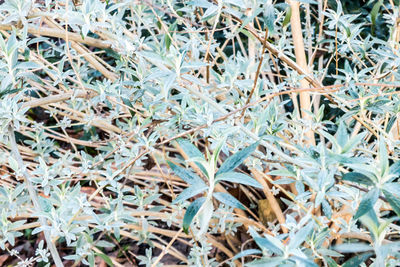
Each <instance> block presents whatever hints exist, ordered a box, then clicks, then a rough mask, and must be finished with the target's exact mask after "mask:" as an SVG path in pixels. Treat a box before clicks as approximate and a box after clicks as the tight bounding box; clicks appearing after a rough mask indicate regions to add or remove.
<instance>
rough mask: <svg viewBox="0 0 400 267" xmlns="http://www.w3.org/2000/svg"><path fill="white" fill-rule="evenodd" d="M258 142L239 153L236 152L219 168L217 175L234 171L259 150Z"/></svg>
mask: <svg viewBox="0 0 400 267" xmlns="http://www.w3.org/2000/svg"><path fill="white" fill-rule="evenodd" d="M257 146H258V142H255V143H254V144H252V145H250V146H248V147H246V148H244V149H242V150H241V151H239V152H236V153H235V154H233V155H232V156H230V157H229V158H227V159H226V160H225V161H224V163H222V165H221V167H220V168H219V170H218V172H217V175H218V174H221V173H225V172H229V171H232V170H234V169H235V168H236V167H237V166H239V165H240V164H241V163H242V162H243V161H244V160H245V159H246V158H247V157H248V156H250V154H251V153H253V151H254V150H255V149H256V148H257Z"/></svg>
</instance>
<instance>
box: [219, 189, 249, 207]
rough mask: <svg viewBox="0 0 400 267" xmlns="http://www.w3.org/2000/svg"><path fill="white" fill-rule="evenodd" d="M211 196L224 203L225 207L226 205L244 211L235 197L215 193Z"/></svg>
mask: <svg viewBox="0 0 400 267" xmlns="http://www.w3.org/2000/svg"><path fill="white" fill-rule="evenodd" d="M213 196H214V197H215V198H216V199H217V200H218V201H220V202H222V203H224V204H225V205H228V206H230V207H234V208H238V209H242V210H245V209H246V208H245V207H244V206H243V205H242V203H240V201H239V200H237V199H236V198H235V197H233V196H232V195H230V194H227V193H222V192H216V193H214V194H213Z"/></svg>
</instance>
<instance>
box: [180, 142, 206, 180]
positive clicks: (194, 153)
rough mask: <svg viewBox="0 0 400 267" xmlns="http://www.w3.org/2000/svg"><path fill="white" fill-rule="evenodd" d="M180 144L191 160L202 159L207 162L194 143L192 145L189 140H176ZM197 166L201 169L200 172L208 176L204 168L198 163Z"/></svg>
mask: <svg viewBox="0 0 400 267" xmlns="http://www.w3.org/2000/svg"><path fill="white" fill-rule="evenodd" d="M176 141H177V142H178V144H179V146H180V147H181V148H182V149H183V151H184V152H185V154H186V155H187V156H188V157H189V159H191V158H201V159H202V160H204V161H205V159H204V156H203V154H202V153H201V152H200V150H199V149H198V148H197V147H196V146H195V145H193V144H192V143H190V142H189V141H188V140H186V139H178V140H176ZM196 165H197V166H198V167H199V168H200V170H201V171H202V172H203V173H204V174H206V175H207V171H206V169H205V168H204V166H203V165H202V164H200V163H198V162H196Z"/></svg>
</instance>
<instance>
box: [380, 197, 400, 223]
mask: <svg viewBox="0 0 400 267" xmlns="http://www.w3.org/2000/svg"><path fill="white" fill-rule="evenodd" d="M382 191H383V194H384V195H385V197H386V200H387V201H388V202H389V204H390V206H391V207H392V208H393V211H394V212H395V213H396V214H397V216H399V217H400V199H399V198H398V197H396V196H395V195H393V194H392V193H391V192H389V191H387V190H382Z"/></svg>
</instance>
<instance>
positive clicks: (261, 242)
mask: <svg viewBox="0 0 400 267" xmlns="http://www.w3.org/2000/svg"><path fill="white" fill-rule="evenodd" d="M254 241H256V243H257V244H258V246H260V247H262V248H265V249H267V250H269V251H271V252H272V253H275V254H277V255H282V252H283V251H282V250H281V249H280V248H278V247H277V246H275V244H274V243H272V242H271V241H269V240H268V239H267V238H264V237H255V238H254Z"/></svg>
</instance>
